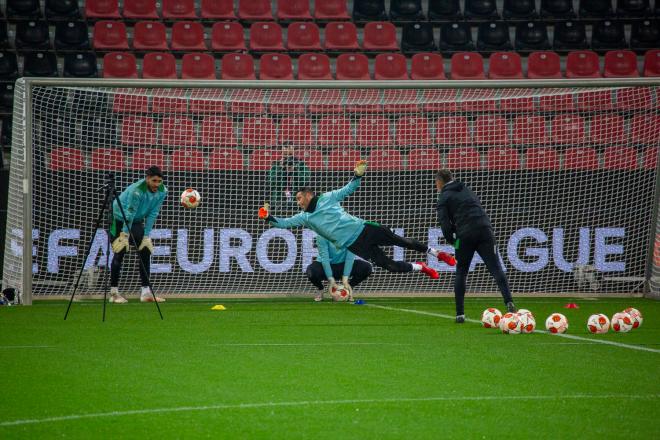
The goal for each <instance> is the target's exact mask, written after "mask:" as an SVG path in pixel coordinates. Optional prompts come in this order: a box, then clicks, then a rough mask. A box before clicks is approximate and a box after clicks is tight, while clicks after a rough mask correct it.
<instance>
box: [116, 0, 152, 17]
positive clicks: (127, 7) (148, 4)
mask: <svg viewBox="0 0 660 440" xmlns="http://www.w3.org/2000/svg"><path fill="white" fill-rule="evenodd" d="M122 15H123V16H124V18H128V19H131V20H142V19H152V20H158V18H159V17H158V11H157V10H156V0H124V11H123V13H122Z"/></svg>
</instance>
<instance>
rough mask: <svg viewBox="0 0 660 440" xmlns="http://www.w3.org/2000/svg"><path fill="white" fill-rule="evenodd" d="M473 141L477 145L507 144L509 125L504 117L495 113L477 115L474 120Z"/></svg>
mask: <svg viewBox="0 0 660 440" xmlns="http://www.w3.org/2000/svg"><path fill="white" fill-rule="evenodd" d="M473 142H474V143H475V144H478V145H506V144H508V143H509V126H508V123H507V121H506V119H505V118H504V117H502V116H497V115H486V116H479V117H477V119H476V120H475V121H474V134H473Z"/></svg>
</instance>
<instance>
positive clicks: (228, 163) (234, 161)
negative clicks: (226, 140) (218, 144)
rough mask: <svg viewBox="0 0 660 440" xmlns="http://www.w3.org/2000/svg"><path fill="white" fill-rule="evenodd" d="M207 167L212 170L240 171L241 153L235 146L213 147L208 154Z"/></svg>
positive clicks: (241, 166) (241, 167)
mask: <svg viewBox="0 0 660 440" xmlns="http://www.w3.org/2000/svg"><path fill="white" fill-rule="evenodd" d="M209 169H210V170H213V171H242V170H244V169H245V164H244V163H243V154H242V153H241V152H240V151H238V150H237V149H235V148H214V149H213V150H212V151H211V154H210V156H209Z"/></svg>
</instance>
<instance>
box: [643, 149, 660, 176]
mask: <svg viewBox="0 0 660 440" xmlns="http://www.w3.org/2000/svg"><path fill="white" fill-rule="evenodd" d="M658 153H660V149H659V148H658V147H647V148H645V149H644V151H643V152H642V168H644V169H645V170H654V171H655V170H656V168H657V166H658Z"/></svg>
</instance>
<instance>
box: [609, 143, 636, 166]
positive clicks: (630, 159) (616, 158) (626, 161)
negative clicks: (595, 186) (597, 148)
mask: <svg viewBox="0 0 660 440" xmlns="http://www.w3.org/2000/svg"><path fill="white" fill-rule="evenodd" d="M603 163H604V165H605V169H606V170H635V169H637V168H638V162H637V149H635V148H634V147H626V146H617V147H607V148H605V153H604V154H603Z"/></svg>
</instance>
